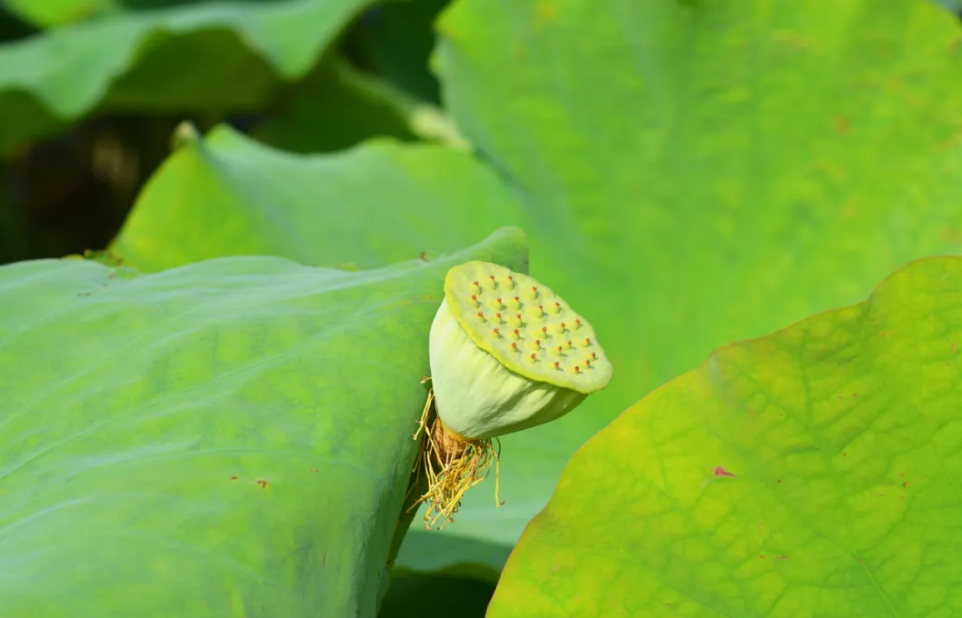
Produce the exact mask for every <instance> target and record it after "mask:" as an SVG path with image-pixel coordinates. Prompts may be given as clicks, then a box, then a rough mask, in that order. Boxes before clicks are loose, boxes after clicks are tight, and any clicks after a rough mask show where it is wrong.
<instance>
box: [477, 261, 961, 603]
mask: <svg viewBox="0 0 962 618" xmlns="http://www.w3.org/2000/svg"><path fill="white" fill-rule="evenodd" d="M959 346H962V259H960V258H957V257H947V258H930V259H926V260H920V261H917V262H914V263H912V264H910V265H909V266H907V267H905V268H903V269H901V270H899V271H896V272H895V273H894V274H893V275H892V276H890V277H889V278H888V279H886V280H885V281H884V282H883V283H882V284H881V285H880V286H879V287H878V288H877V289H876V291H875V292H874V293H873V294H872V296H871V297H870V298H869V299H868V300H867V301H865V302H863V303H861V304H858V305H854V306H850V307H845V308H842V309H837V310H832V311H829V312H825V313H822V314H819V315H816V316H813V317H811V318H809V319H806V320H804V321H802V322H800V323H797V324H795V325H793V326H791V327H789V328H786V329H784V330H781V331H778V332H776V333H774V334H771V335H768V336H766V337H763V338H760V339H756V340H752V341H747V342H742V343H737V344H734V345H730V346H728V347H725V348H722V349H720V350H718V351H716V352H715V353H713V354H712V355H711V356H710V357H709V359H708V360H707V361H706V362H705V363H704V364H703V365H702V366H701V367H700V368H698V369H697V370H695V371H692V372H690V373H688V374H686V375H684V376H682V377H680V378H678V379H676V380H673V381H672V382H670V383H668V384H667V385H665V386H663V387H662V388H660V389H658V390H657V391H655V392H653V393H652V394H650V395H648V396H647V397H646V398H645V399H643V400H642V401H641V402H640V403H639V404H637V405H636V406H634V407H632V408H631V409H630V410H628V411H627V412H626V413H625V414H623V415H622V416H621V417H620V418H618V419H617V420H616V421H615V422H614V423H612V424H611V425H610V426H609V427H608V428H606V429H605V430H604V431H603V432H601V433H600V434H599V435H597V436H596V437H595V438H593V439H592V440H591V441H589V442H588V443H587V444H586V445H585V446H584V447H583V448H582V449H581V450H580V451H579V452H578V453H577V454H576V455H575V457H574V458H573V459H572V460H571V462H570V464H569V465H568V466H567V468H566V469H565V472H564V474H563V476H562V477H561V481H560V482H559V484H558V489H557V492H556V493H555V494H554V496H553V497H552V499H551V502H550V503H549V504H548V507H547V508H546V509H545V510H544V511H543V512H542V513H541V514H540V515H538V517H536V518H535V520H534V521H533V522H532V523H531V525H530V526H529V527H528V528H527V530H525V533H524V535H523V536H522V537H521V540H520V542H519V544H518V546H517V547H516V549H515V551H514V553H512V555H511V557H510V558H509V560H508V564H507V566H506V567H505V570H504V573H503V575H502V579H501V582H500V583H499V585H498V590H497V592H496V593H495V598H494V600H493V602H492V605H491V609H490V611H489V614H488V615H489V616H490V617H491V618H507V617H511V616H523V617H525V618H535V617H538V618H541V617H544V618H547V617H549V616H559V617H560V616H605V617H606V618H607V617H617V616H651V617H656V616H693V617H695V616H698V617H701V616H704V617H708V616H744V617H745V618H751V617H756V616H757V617H763V616H764V617H774V616H778V617H779V618H782V617H785V618H788V617H792V616H833V617H834V616H837V617H839V618H841V617H845V618H856V617H861V616H864V617H869V616H871V617H876V616H878V617H881V616H893V617H894V616H900V617H907V616H955V615H958V614H959V613H960V612H962V530H960V528H959V525H958V522H959V521H960V519H962V494H960V493H959V487H958V480H957V479H958V478H959V476H960V474H962V457H960V455H959V454H960V452H962V426H960V425H959V414H958V411H959V410H958V401H959V396H960V384H962V380H960V378H962V373H960V368H962V357H960V354H959V352H960V350H959Z"/></svg>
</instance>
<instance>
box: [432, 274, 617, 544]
mask: <svg viewBox="0 0 962 618" xmlns="http://www.w3.org/2000/svg"><path fill="white" fill-rule="evenodd" d="M429 352H430V362H431V378H430V380H431V384H432V389H431V391H430V392H429V393H428V399H427V403H426V404H425V406H424V410H423V411H422V414H421V420H420V421H418V422H419V429H418V431H416V432H415V433H414V438H415V439H418V436H420V435H423V436H424V440H423V443H422V444H423V448H422V449H421V454H420V455H419V456H418V459H417V464H416V467H415V473H416V474H415V476H417V473H418V472H419V471H421V470H423V471H424V475H425V476H426V481H427V491H426V492H425V493H424V494H423V495H422V496H421V497H420V499H419V500H418V501H417V503H416V504H420V503H421V502H427V503H428V510H427V513H426V514H425V516H424V519H425V522H426V524H427V527H428V528H431V527H433V526H434V524H435V523H436V522H437V521H438V520H442V524H441V527H442V528H443V527H444V525H445V524H447V523H448V522H449V521H453V515H454V514H455V513H456V512H457V510H458V508H459V506H460V504H461V498H462V496H463V495H464V493H465V492H466V491H467V490H468V489H470V488H471V487H473V486H474V485H476V484H478V483H480V482H481V481H482V480H484V478H485V476H486V475H487V472H488V470H489V468H490V465H491V463H492V462H494V463H495V464H496V465H497V463H498V461H499V451H498V450H497V449H495V447H494V445H493V442H492V441H497V437H498V436H503V435H505V434H509V433H513V432H515V431H521V430H522V429H527V428H529V427H534V426H535V425H540V424H542V423H547V422H548V421H552V420H554V419H556V418H558V417H560V416H563V415H564V414H567V413H568V412H570V411H571V410H572V409H574V408H575V407H576V406H577V405H578V404H580V403H581V402H582V401H584V399H585V397H587V396H588V395H589V394H590V393H593V392H595V391H598V390H601V389H602V388H604V387H605V386H607V385H608V383H609V382H610V381H611V375H612V367H611V363H610V362H609V361H608V358H607V356H606V355H605V352H604V350H603V349H602V347H601V345H599V344H598V341H597V338H596V337H595V332H594V329H593V328H592V327H591V324H589V323H588V321H587V320H586V319H584V318H583V317H582V316H580V315H579V314H578V313H576V312H575V311H574V310H572V309H571V308H570V307H568V305H567V303H565V301H564V299H562V298H561V297H560V296H558V295H557V294H555V293H554V291H552V290H551V288H549V287H547V286H545V285H543V284H541V283H539V282H538V281H536V280H534V279H532V278H531V277H529V276H527V275H524V274H521V273H516V272H512V271H511V270H509V269H507V268H505V267H503V266H498V265H497V264H490V263H487V262H468V263H466V264H461V265H460V266H455V267H454V268H452V269H451V270H449V271H448V274H447V277H446V278H445V281H444V300H443V302H442V303H441V306H440V308H439V309H438V312H437V314H436V315H435V317H434V323H433V324H432V325H431V340H430V350H429ZM432 410H434V411H436V414H433V415H432ZM432 418H433V420H432ZM422 432H423V433H422ZM496 476H497V475H496ZM497 496H498V486H497V483H495V501H496V502H497V503H498V504H499V505H500V504H501V503H500V502H499V501H498V497H497Z"/></svg>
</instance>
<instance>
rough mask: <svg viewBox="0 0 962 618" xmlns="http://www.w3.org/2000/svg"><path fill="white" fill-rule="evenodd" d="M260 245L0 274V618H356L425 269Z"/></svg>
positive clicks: (410, 390)
mask: <svg viewBox="0 0 962 618" xmlns="http://www.w3.org/2000/svg"><path fill="white" fill-rule="evenodd" d="M475 259H480V260H485V261H495V262H500V263H503V264H505V265H507V266H509V267H511V268H512V269H517V270H521V271H523V270H525V268H526V260H527V254H526V248H525V246H524V237H523V235H522V234H521V233H520V231H518V230H504V231H501V232H499V233H497V234H496V235H494V236H492V237H491V238H490V239H488V240H486V241H485V242H483V243H482V244H479V245H477V246H475V247H472V248H470V249H468V250H465V251H463V252H461V253H457V254H454V255H452V256H449V257H446V258H443V259H439V260H436V261H434V262H430V263H425V262H424V261H423V260H420V259H418V258H415V259H414V260H409V261H407V262H402V263H400V264H398V265H396V266H394V267H391V268H386V269H381V270H370V271H364V272H344V271H341V270H337V269H319V268H313V267H308V266H303V265H299V264H295V263H293V262H290V261H288V260H285V259H282V258H276V257H236V258H221V259H215V260H208V261H204V262H199V263H196V264H192V265H189V266H185V267H183V268H177V269H172V270H168V271H165V272H163V273H159V274H153V275H141V274H139V273H137V272H136V271H133V270H131V269H129V268H127V267H117V268H110V267H107V266H105V265H103V264H100V263H98V262H95V261H92V260H77V259H70V260H44V261H35V262H22V263H17V264H12V265H8V266H4V267H0V393H2V397H0V453H2V457H0V615H2V616H17V617H21V616H23V617H26V616H44V617H49V618H67V617H70V618H73V617H75V616H78V615H89V616H93V615H98V616H143V617H144V618H151V617H161V616H209V617H219V616H223V617H225V618H226V617H234V616H239V615H244V616H257V615H276V616H287V617H292V618H293V617H301V616H302V617H305V618H306V617H308V616H311V617H314V616H374V615H375V612H376V607H377V604H378V600H379V598H381V596H382V595H383V594H384V592H385V590H386V587H387V583H388V578H387V569H388V566H389V564H390V562H391V561H392V560H393V555H394V552H396V551H397V547H398V545H399V544H400V541H401V538H402V536H403V534H404V532H405V530H406V527H407V524H409V523H410V521H411V519H412V518H413V514H408V513H402V510H403V509H402V507H403V506H404V505H405V504H406V503H405V496H406V493H407V489H408V484H409V481H410V477H411V470H412V466H413V461H414V457H415V454H416V451H417V442H415V441H414V440H412V439H411V434H412V432H413V430H414V429H415V427H416V425H415V422H416V421H417V419H418V417H419V416H420V414H421V409H422V407H423V405H424V401H425V397H426V391H425V388H424V386H423V385H422V384H421V379H422V378H423V377H424V376H426V375H427V374H428V332H429V328H430V325H431V321H432V319H433V317H434V314H435V312H436V310H437V306H438V304H439V303H440V302H441V299H442V297H443V280H444V277H445V275H446V273H447V271H448V270H449V269H450V268H451V267H452V266H454V265H456V264H459V263H461V262H465V261H470V260H475Z"/></svg>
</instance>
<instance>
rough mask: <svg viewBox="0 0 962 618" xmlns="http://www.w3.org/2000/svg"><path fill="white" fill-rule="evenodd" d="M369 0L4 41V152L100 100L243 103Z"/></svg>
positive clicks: (320, 1)
mask: <svg viewBox="0 0 962 618" xmlns="http://www.w3.org/2000/svg"><path fill="white" fill-rule="evenodd" d="M364 4H365V0H286V1H285V2H275V3H264V4H227V3H210V4H197V5H191V6H185V7H174V8H166V9H161V10H156V11H146V12H142V13H127V14H118V15H110V16H106V17H104V18H102V19H97V20H92V21H90V22H85V23H82V24H79V25H75V26H70V27H66V28H62V29H56V30H53V31H50V32H48V33H46V34H42V35H38V36H35V37H32V38H29V39H24V40H21V41H16V42H12V43H9V44H6V45H3V46H0V116H2V117H3V118H16V119H17V121H16V122H4V123H2V124H0V152H4V151H7V150H9V149H10V148H11V147H13V146H15V145H17V144H19V143H21V142H23V141H25V140H28V139H31V138H34V137H37V136H40V135H44V134H48V133H50V132H52V131H54V130H56V129H57V128H58V127H60V126H62V125H64V124H66V123H69V122H71V121H73V120H75V119H77V118H78V117H81V116H83V115H86V114H89V113H90V112H91V111H93V110H94V109H100V108H105V109H113V110H117V109H121V110H138V111H158V110H164V111H184V110H200V111H221V112H222V111H244V110H251V109H257V108H259V107H260V106H262V105H263V104H264V103H265V102H266V101H267V100H268V98H269V96H270V95H271V94H272V93H273V92H274V91H275V90H276V89H277V87H278V86H279V84H280V83H282V82H289V81H294V80H297V79H299V78H301V77H303V76H305V75H306V74H307V73H308V72H309V71H310V69H311V68H312V67H313V65H314V64H315V62H316V61H317V59H318V57H319V56H320V54H321V53H322V52H323V50H324V49H325V48H326V47H327V46H328V45H329V44H330V43H331V41H332V39H333V38H334V37H335V36H336V35H337V34H338V33H339V31H340V30H341V28H343V27H344V26H345V25H346V24H347V23H348V22H349V21H350V19H351V18H352V17H353V16H354V14H355V13H356V12H357V11H359V10H360V9H361V7H363V6H364Z"/></svg>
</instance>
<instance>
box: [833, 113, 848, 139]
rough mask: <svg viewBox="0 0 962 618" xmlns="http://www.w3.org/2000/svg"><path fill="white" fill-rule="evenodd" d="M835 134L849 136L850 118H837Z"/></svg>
mask: <svg viewBox="0 0 962 618" xmlns="http://www.w3.org/2000/svg"><path fill="white" fill-rule="evenodd" d="M835 132H836V133H838V134H839V135H848V118H846V117H845V116H836V117H835Z"/></svg>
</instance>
